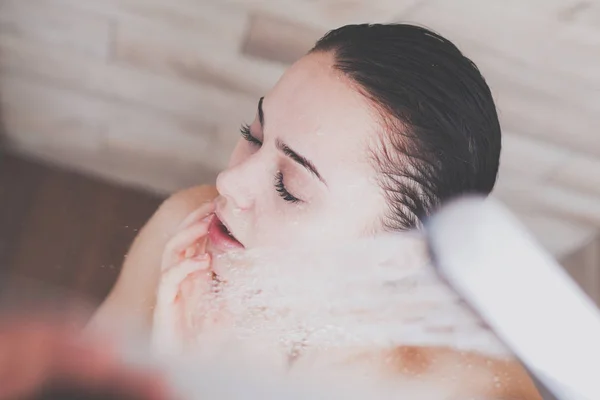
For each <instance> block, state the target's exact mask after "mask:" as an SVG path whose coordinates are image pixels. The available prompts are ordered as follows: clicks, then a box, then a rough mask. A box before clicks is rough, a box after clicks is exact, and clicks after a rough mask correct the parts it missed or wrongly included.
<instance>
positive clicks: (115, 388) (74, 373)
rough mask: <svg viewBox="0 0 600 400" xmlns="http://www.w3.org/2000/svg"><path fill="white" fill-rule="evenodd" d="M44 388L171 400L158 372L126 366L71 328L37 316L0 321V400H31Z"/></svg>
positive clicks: (114, 354)
mask: <svg viewBox="0 0 600 400" xmlns="http://www.w3.org/2000/svg"><path fill="white" fill-rule="evenodd" d="M48 385H65V386H69V387H77V388H81V389H82V390H90V391H94V390H100V391H105V390H106V391H108V390H110V392H111V393H114V392H117V393H122V394H123V395H125V396H131V397H133V398H139V399H155V400H162V399H164V400H167V399H168V398H170V397H169V395H168V394H167V392H168V391H167V389H166V384H165V382H164V381H163V380H162V379H161V378H160V376H159V374H158V373H157V372H154V371H150V370H142V369H136V368H133V367H130V366H127V365H125V364H124V363H123V362H121V361H120V359H119V357H118V354H117V352H116V351H112V350H111V347H110V345H109V343H108V341H105V340H100V339H95V340H94V339H90V338H83V337H82V336H81V335H80V333H79V331H78V330H77V329H75V328H73V327H72V324H68V323H66V322H65V321H58V320H56V319H51V318H48V317H39V316H20V317H18V318H15V317H6V318H5V319H4V320H3V321H0V400H8V399H23V398H27V397H30V396H34V395H36V394H37V393H38V392H39V391H40V390H42V389H43V388H45V387H46V386H48Z"/></svg>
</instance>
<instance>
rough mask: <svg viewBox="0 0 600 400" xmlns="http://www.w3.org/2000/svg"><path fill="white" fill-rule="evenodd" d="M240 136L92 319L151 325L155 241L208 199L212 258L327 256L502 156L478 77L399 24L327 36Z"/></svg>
mask: <svg viewBox="0 0 600 400" xmlns="http://www.w3.org/2000/svg"><path fill="white" fill-rule="evenodd" d="M241 136H242V137H241V139H240V141H239V143H238V145H237V147H236V148H235V150H234V152H233V154H232V156H231V160H230V164H229V167H228V168H227V169H226V170H225V171H223V172H222V173H221V174H220V175H219V177H218V179H217V185H216V190H215V189H214V188H212V187H199V188H193V189H190V190H187V191H184V192H181V193H178V194H176V195H174V196H173V197H172V198H170V199H168V200H167V201H166V202H165V203H164V204H163V206H162V207H161V208H160V209H159V210H158V211H157V213H156V214H155V216H154V217H153V218H152V219H151V220H150V221H149V222H148V224H147V225H146V227H145V228H144V229H143V230H142V231H141V232H140V235H139V236H138V238H137V239H136V241H135V242H134V244H133V246H132V248H131V250H130V253H129V255H128V258H127V259H126V262H125V264H124V267H123V270H122V273H121V276H120V278H119V281H118V282H117V284H116V286H115V288H114V290H113V292H112V293H111V295H110V296H109V298H108V299H107V301H106V303H105V304H104V305H103V307H102V308H101V309H100V311H99V313H98V314H97V316H96V322H100V321H102V320H104V319H105V318H115V317H116V316H121V317H122V318H123V319H124V320H127V321H128V322H129V323H132V324H134V325H136V326H146V327H148V326H149V322H150V320H151V313H152V308H153V306H154V302H155V295H154V293H155V291H156V287H157V281H158V277H159V274H160V269H161V267H160V264H161V259H162V257H163V250H164V248H165V244H166V243H167V242H168V241H169V239H170V238H171V237H173V236H174V235H175V234H176V232H178V231H179V230H180V224H181V221H182V220H183V219H184V218H185V217H186V216H187V215H188V214H190V213H191V212H192V211H193V210H195V209H197V208H198V207H199V206H200V205H202V204H205V203H211V202H212V201H213V199H216V200H215V201H214V202H212V203H211V204H212V205H208V206H206V207H208V208H206V209H205V210H204V211H199V213H200V214H202V213H211V212H213V213H214V217H213V218H212V219H211V220H210V226H203V225H202V224H200V226H199V227H198V228H197V229H199V231H198V232H200V230H202V229H205V230H206V232H207V241H206V246H207V248H206V250H207V251H208V252H209V253H211V254H213V255H214V254H216V253H223V252H227V251H230V250H231V249H239V248H255V247H263V246H270V247H273V246H274V247H279V248H285V247H287V246H290V245H292V244H298V243H301V244H303V245H305V246H311V245H315V246H316V245H319V246H324V245H325V246H327V244H331V245H333V244H335V243H338V242H339V241H342V240H345V239H352V238H359V237H365V236H372V235H376V234H377V233H381V232H384V231H390V230H407V229H413V228H418V227H420V224H421V222H422V220H423V218H425V217H427V216H428V215H429V214H430V213H431V212H432V211H434V210H435V209H436V208H437V207H438V206H439V205H440V204H441V203H443V202H445V201H446V200H448V199H450V198H452V197H454V196H458V195H461V194H465V193H480V194H488V193H489V192H491V190H492V188H493V186H494V183H495V180H496V175H497V171H498V164H499V155H500V147H501V134H500V126H499V122H498V117H497V113H496V109H495V105H494V101H493V98H492V95H491V93H490V90H489V88H488V86H487V84H486V82H485V80H484V79H483V77H482V76H481V74H480V72H479V71H478V69H477V68H476V66H475V65H474V64H473V63H472V62H471V61H470V60H469V59H468V58H466V57H465V56H464V55H463V54H462V53H461V52H460V51H459V50H458V49H457V48H456V47H455V46H454V45H453V44H452V43H451V42H449V41H448V40H446V39H444V38H443V37H441V36H439V35H437V34H435V33H433V32H431V31H429V30H426V29H424V28H420V27H416V26H411V25H404V24H394V25H353V26H345V27H342V28H339V29H337V30H334V31H332V32H330V33H328V34H327V35H326V36H325V37H323V38H322V39H321V40H319V41H318V42H317V44H316V45H315V47H314V48H313V50H311V51H310V52H309V54H308V55H306V56H305V57H303V58H302V59H300V60H299V61H298V62H297V63H295V64H294V65H293V66H292V67H291V68H290V69H289V70H288V71H287V72H286V73H285V74H284V76H283V77H282V78H281V80H280V81H279V82H278V83H277V85H276V86H275V87H274V88H273V89H272V90H271V91H270V92H269V93H267V94H266V95H265V97H264V98H261V99H260V100H259V101H258V107H257V113H256V117H255V119H254V121H252V123H250V124H249V125H243V126H242V129H241ZM207 210H210V211H207ZM192 219H193V217H192ZM184 225H185V223H184ZM198 232H196V233H198ZM394 354H395V356H396V357H397V359H398V360H397V365H398V371H397V372H398V373H399V374H404V375H410V374H417V373H418V374H423V373H425V374H427V373H428V371H429V370H430V368H433V367H432V365H433V364H435V362H434V360H438V359H440V358H443V359H445V360H454V359H456V363H452V362H451V363H450V364H454V365H467V364H469V365H475V366H476V367H477V368H478V369H485V370H486V371H495V372H494V374H492V375H491V376H496V375H497V373H499V374H501V375H502V376H503V377H504V378H506V379H504V378H503V382H504V383H503V384H502V385H501V388H499V386H498V385H495V384H494V381H493V380H491V379H490V380H486V379H484V380H480V381H477V382H475V383H472V382H471V383H469V384H467V382H470V381H469V378H470V377H471V376H472V372H469V371H468V370H466V369H464V368H463V369H464V370H461V369H460V368H458V370H456V371H454V372H453V375H456V376H457V377H459V378H457V379H459V380H461V382H462V381H463V380H464V382H465V385H463V386H462V389H461V390H462V391H460V392H457V393H460V394H467V395H472V396H477V395H488V394H490V395H494V396H496V395H498V396H512V397H510V398H515V399H517V398H518V399H534V398H538V397H537V392H536V391H535V388H534V387H533V385H532V384H531V382H530V381H529V380H528V378H527V376H526V374H525V373H524V371H523V370H522V369H521V368H520V366H519V365H517V364H516V363H512V362H505V361H502V362H500V361H497V362H496V361H492V360H486V359H485V358H481V357H477V356H475V355H464V354H461V353H454V352H452V351H450V350H445V349H435V348H411V347H407V348H400V349H395V350H394ZM461 357H462V358H461ZM465 357H466V358H468V359H469V362H468V363H465V362H464V361H465V360H466V358H465ZM461 360H462V361H461ZM450 364H448V363H444V365H450ZM400 366H401V367H400ZM437 372H439V371H437ZM437 372H436V373H437ZM471 380H472V379H471ZM482 388H484V389H482ZM494 398H496V397H494ZM500 398H502V397H500ZM507 398H508V397H507Z"/></svg>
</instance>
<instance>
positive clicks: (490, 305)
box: [426, 197, 600, 400]
mask: <svg viewBox="0 0 600 400" xmlns="http://www.w3.org/2000/svg"><path fill="white" fill-rule="evenodd" d="M426 235H427V242H428V247H429V251H430V255H431V258H432V260H433V263H434V267H435V268H436V270H437V271H438V273H439V275H440V276H441V277H442V279H444V280H445V281H446V283H447V284H448V285H450V286H451V287H452V288H453V289H454V290H455V291H456V292H457V293H458V294H459V295H460V296H461V297H462V298H463V299H464V300H465V301H466V302H467V303H468V304H469V306H470V307H471V308H472V309H473V310H474V311H475V312H476V313H477V314H478V315H479V316H480V317H481V318H482V319H483V320H484V321H485V322H486V323H487V324H488V325H489V326H490V327H491V329H492V330H494V331H495V333H496V334H497V335H498V337H499V338H500V339H501V340H502V341H503V342H504V343H505V344H506V345H507V346H508V347H509V348H510V349H511V350H512V351H513V352H514V354H515V356H516V357H518V358H519V359H520V360H521V362H522V363H523V364H524V365H525V366H526V367H527V368H528V369H529V371H530V372H531V374H532V375H533V376H534V377H535V378H536V380H537V381H538V383H541V384H542V385H543V386H544V389H546V390H547V391H548V392H549V393H551V394H552V395H553V396H554V397H555V398H557V399H559V400H567V399H569V400H592V399H600V372H599V371H600V313H599V311H598V308H597V307H596V306H595V304H594V303H593V302H592V301H591V300H590V299H589V298H588V297H587V296H586V295H585V294H584V293H583V291H582V290H581V289H580V288H579V287H578V286H577V284H576V283H575V282H574V281H573V280H572V279H571V278H570V277H569V276H568V275H567V274H566V272H565V271H564V270H563V269H562V268H561V267H560V266H559V265H558V264H557V262H556V261H555V260H554V259H553V258H552V257H551V256H550V255H549V254H548V253H547V252H545V251H544V250H543V249H542V248H541V247H540V245H538V244H537V243H536V241H535V240H534V238H533V237H532V236H531V235H530V234H529V233H528V232H527V230H526V229H525V228H524V226H523V225H521V223H519V221H518V220H517V219H516V218H515V217H514V216H513V215H512V214H511V213H510V212H509V211H508V210H507V209H506V208H505V207H504V206H502V205H501V204H500V203H498V202H496V201H494V200H491V199H481V198H475V197H473V198H465V199H461V200H458V201H456V202H454V203H451V204H449V205H448V206H447V207H445V208H444V209H443V210H442V211H441V212H440V213H438V214H437V215H435V216H434V217H433V218H432V219H431V220H430V221H429V222H428V224H427V226H426ZM544 389H543V390H544Z"/></svg>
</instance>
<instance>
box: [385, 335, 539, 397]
mask: <svg viewBox="0 0 600 400" xmlns="http://www.w3.org/2000/svg"><path fill="white" fill-rule="evenodd" d="M387 360H388V365H391V366H395V368H394V369H395V371H390V372H392V373H393V374H400V375H403V376H405V377H420V379H423V378H425V377H429V378H430V379H431V381H432V382H448V379H450V381H451V382H452V383H453V385H452V386H453V388H452V389H450V390H451V391H454V392H456V393H455V394H456V395H457V396H459V397H468V398H472V397H477V398H486V399H515V400H542V397H541V396H540V394H539V392H538V390H537V388H536V387H535V384H534V383H533V381H532V380H531V378H530V377H529V374H528V373H527V372H526V370H525V369H524V368H523V366H522V365H521V364H520V363H519V362H518V361H516V360H515V359H512V358H510V359H495V358H488V357H486V356H483V355H481V354H477V353H470V352H459V351H455V350H452V349H448V348H437V347H398V348H396V349H395V350H394V351H393V352H392V353H391V354H388V358H387ZM390 361H391V362H390Z"/></svg>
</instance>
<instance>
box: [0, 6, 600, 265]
mask: <svg viewBox="0 0 600 400" xmlns="http://www.w3.org/2000/svg"><path fill="white" fill-rule="evenodd" d="M580 3H581V2H578V1H575V0H506V1H504V2H502V3H501V4H500V3H498V2H492V1H486V2H482V1H479V0H456V1H452V2H449V1H445V0H374V1H370V2H367V1H363V0H322V1H304V0H0V108H1V111H2V121H3V123H4V125H5V126H4V128H5V129H4V130H5V132H6V139H7V141H8V143H9V144H10V145H11V147H12V148H13V149H14V150H16V151H20V152H23V153H26V154H29V155H33V156H35V157H39V158H42V159H44V160H47V161H50V162H54V163H58V164H61V165H64V166H69V167H72V168H75V169H78V170H81V171H85V172H88V173H92V174H95V175H99V176H102V177H105V178H107V179H110V180H115V181H119V182H122V183H125V184H128V185H134V186H138V187H144V188H146V189H150V190H153V191H159V192H171V191H174V190H177V189H180V188H183V187H187V186H190V185H193V184H197V183H206V182H212V181H213V179H214V177H215V175H216V172H217V171H218V170H220V169H221V168H222V167H223V166H224V165H225V164H226V161H227V157H228V154H229V152H230V150H231V148H232V146H233V143H234V142H235V141H236V140H237V137H238V128H239V125H240V123H242V122H245V121H249V120H251V119H252V118H253V117H254V113H255V108H256V101H257V98H258V97H259V96H260V95H262V94H264V93H265V92H266V91H267V90H268V89H269V88H270V87H271V86H272V85H273V84H274V83H275V82H276V81H277V79H278V78H279V77H280V76H281V74H282V73H283V71H284V70H285V68H286V66H287V65H288V64H289V63H291V62H292V61H293V60H295V59H296V58H298V57H300V56H301V55H302V54H304V52H305V51H307V50H308V49H309V48H310V47H311V46H312V44H313V43H314V41H315V40H316V39H317V38H318V37H319V36H321V35H322V34H323V33H324V32H326V31H327V30H328V29H330V28H333V27H337V26H339V25H343V24H346V23H355V22H365V21H369V22H377V21H384V22H389V21H400V20H408V21H414V22H417V23H420V24H425V25H428V26H430V27H432V28H434V29H436V30H438V31H440V32H441V33H443V34H444V35H446V36H448V37H450V38H451V39H453V40H455V41H456V42H457V43H458V44H459V46H460V47H461V48H462V49H464V50H465V51H466V52H467V53H468V54H469V55H470V56H471V57H472V58H473V59H474V60H475V61H476V62H477V63H478V65H479V66H480V68H481V69H482V71H483V72H484V74H485V75H486V77H487V78H488V80H489V82H490V84H491V86H492V88H493V91H494V93H495V96H496V98H497V100H498V106H499V110H500V115H501V119H502V124H503V127H504V131H505V140H504V146H505V151H504V154H503V158H502V172H501V180H500V182H499V186H498V191H497V195H498V196H499V197H500V198H501V199H503V200H505V201H506V202H507V203H508V204H509V205H510V206H511V207H513V208H514V209H515V210H517V211H518V212H519V213H520V215H522V216H523V220H524V221H525V222H526V223H527V224H528V226H529V227H530V228H531V229H532V230H533V231H534V232H536V235H537V236H538V238H539V239H540V241H541V242H542V243H543V244H544V245H545V246H546V247H547V248H549V249H551V250H552V251H553V252H554V253H555V254H557V255H564V254H569V253H571V252H573V251H575V250H576V249H577V248H578V246H580V245H582V244H583V243H584V242H585V240H589V237H590V236H591V235H593V234H594V232H595V230H596V229H597V227H598V226H599V225H600V208H599V206H598V204H600V200H599V199H600V190H599V189H598V188H599V187H600V180H599V179H600V178H599V177H600V161H599V157H600V140H598V126H600V113H599V111H600V52H598V51H596V50H597V49H598V48H600V47H599V46H600V23H599V21H600V19H599V18H598V16H599V15H600V7H599V6H598V5H597V4H596V2H594V1H590V2H585V3H581V4H580ZM582 4H583V5H582Z"/></svg>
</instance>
